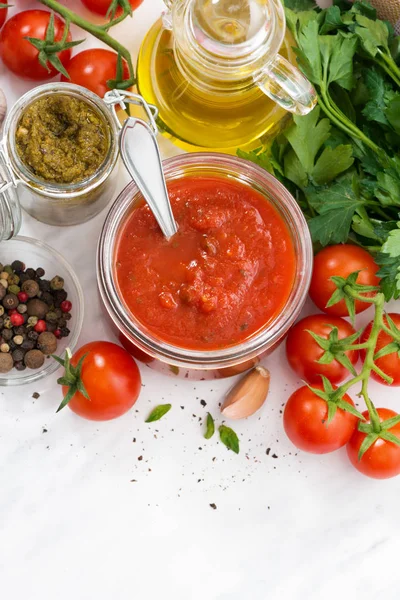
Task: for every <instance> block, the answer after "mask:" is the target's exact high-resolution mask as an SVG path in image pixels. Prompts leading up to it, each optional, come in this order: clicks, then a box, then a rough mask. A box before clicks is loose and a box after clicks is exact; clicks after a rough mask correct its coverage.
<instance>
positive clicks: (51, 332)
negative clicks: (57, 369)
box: [0, 260, 72, 373]
mask: <svg viewBox="0 0 400 600" xmlns="http://www.w3.org/2000/svg"><path fill="white" fill-rule="evenodd" d="M44 276H45V271H44V269H42V268H39V269H31V268H29V269H26V268H25V265H24V263H22V262H21V261H19V260H15V261H14V262H13V263H11V265H5V266H3V265H2V264H0V373H8V372H9V371H11V369H13V368H15V369H17V370H18V371H23V370H24V369H26V368H28V369H39V368H41V367H42V366H43V364H44V361H45V357H46V356H49V355H50V354H53V353H54V352H55V351H56V349H57V340H58V339H60V338H62V337H67V336H68V335H69V333H70V330H69V329H68V321H69V320H70V319H71V309H72V303H71V302H70V301H69V300H68V299H67V298H68V294H67V292H66V291H65V290H64V280H63V278H62V277H59V276H58V275H56V276H55V277H53V279H51V280H49V279H44Z"/></svg>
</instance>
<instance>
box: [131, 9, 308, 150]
mask: <svg viewBox="0 0 400 600" xmlns="http://www.w3.org/2000/svg"><path fill="white" fill-rule="evenodd" d="M164 2H165V4H166V5H167V8H168V11H167V12H165V13H164V14H163V16H162V18H161V19H160V20H159V21H157V22H156V23H155V25H154V26H153V27H152V28H151V30H150V31H149V33H148V34H147V36H146V38H145V40H144V42H143V44H142V47H141V50H140V53H139V58H138V67H137V78H138V88H139V92H140V94H141V95H142V96H143V97H144V98H145V100H147V102H149V103H151V104H155V105H156V106H157V107H158V109H159V121H158V124H159V126H160V129H161V131H162V132H163V133H164V134H165V135H166V136H167V137H169V138H170V139H172V141H173V142H175V143H176V144H177V145H178V146H180V147H181V148H184V149H185V150H219V151H221V152H227V153H233V154H234V153H236V150H237V148H244V149H251V148H255V147H257V146H259V145H260V143H263V142H265V140H266V139H268V136H271V135H272V134H275V133H276V132H277V131H278V129H279V125H280V124H282V119H283V118H284V116H285V115H287V111H290V112H293V113H296V114H307V113H308V112H309V111H310V110H312V108H313V107H314V105H315V102H316V97H315V92H314V89H313V87H312V85H311V84H310V83H309V81H307V79H306V78H305V77H304V76H303V75H302V74H301V73H300V72H299V71H298V70H297V69H296V68H295V67H294V66H293V64H292V63H291V62H290V61H293V62H294V53H293V52H292V50H291V46H293V40H292V39H291V38H290V36H289V33H286V23H285V14H284V9H283V6H282V3H281V0H164ZM279 52H281V54H279Z"/></svg>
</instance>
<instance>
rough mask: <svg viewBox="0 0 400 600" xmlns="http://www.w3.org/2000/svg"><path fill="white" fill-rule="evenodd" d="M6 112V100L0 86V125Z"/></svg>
mask: <svg viewBox="0 0 400 600" xmlns="http://www.w3.org/2000/svg"><path fill="white" fill-rule="evenodd" d="M6 112H7V100H6V97H5V95H4V92H3V90H2V89H1V88H0V125H1V123H2V122H3V121H4V117H5V116H6Z"/></svg>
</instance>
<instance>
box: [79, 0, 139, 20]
mask: <svg viewBox="0 0 400 600" xmlns="http://www.w3.org/2000/svg"><path fill="white" fill-rule="evenodd" d="M142 2H143V0H129V4H130V5H131V7H132V10H136V9H137V8H138V6H140V5H141V4H142ZM82 4H84V5H85V6H86V8H88V9H89V10H91V11H92V12H93V13H96V14H97V15H101V16H102V17H105V16H106V14H107V12H108V10H109V8H110V6H111V4H112V0H82ZM122 12H123V10H122V7H118V8H117V11H116V16H119V15H120V14H122Z"/></svg>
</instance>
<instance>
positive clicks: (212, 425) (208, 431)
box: [204, 413, 215, 440]
mask: <svg viewBox="0 0 400 600" xmlns="http://www.w3.org/2000/svg"><path fill="white" fill-rule="evenodd" d="M214 433H215V423H214V419H213V418H212V416H211V415H210V413H207V429H206V432H205V434H204V437H205V439H206V440H209V439H210V438H212V436H213V435H214Z"/></svg>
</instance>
